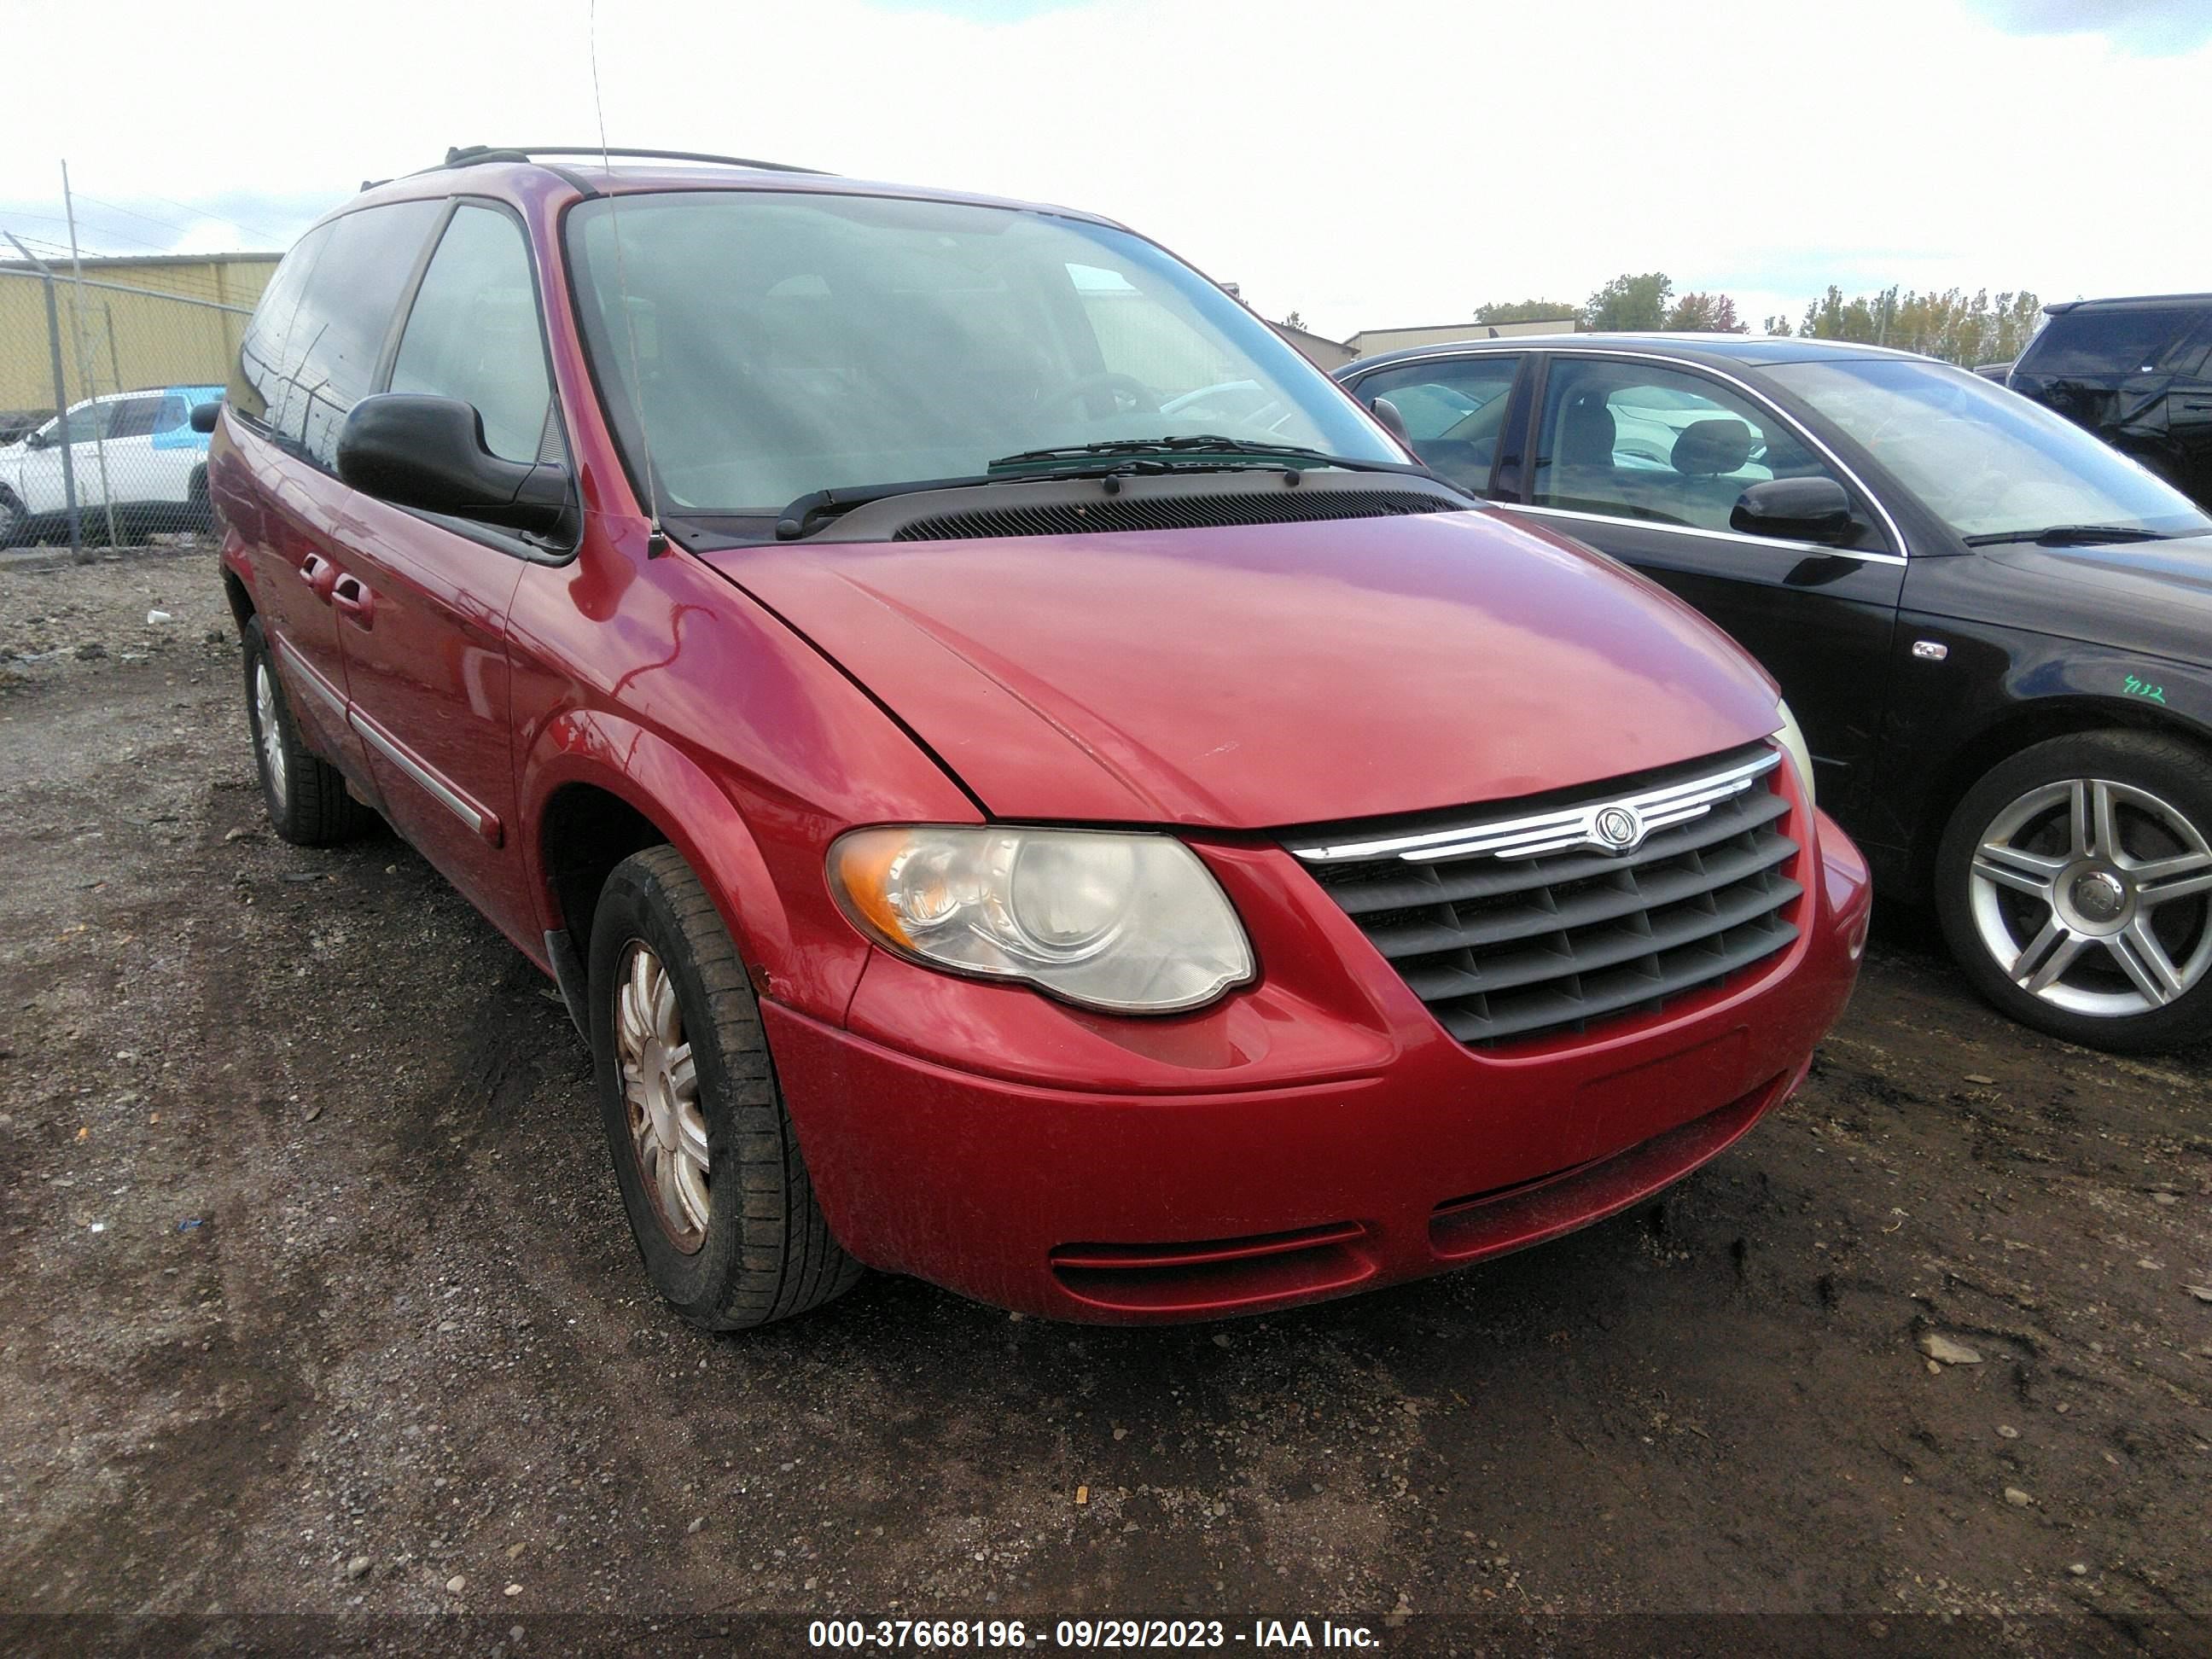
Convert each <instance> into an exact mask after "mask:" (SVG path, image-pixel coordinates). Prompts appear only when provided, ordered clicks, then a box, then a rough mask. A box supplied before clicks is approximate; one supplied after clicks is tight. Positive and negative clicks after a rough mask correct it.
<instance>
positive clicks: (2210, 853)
mask: <svg viewBox="0 0 2212 1659" xmlns="http://www.w3.org/2000/svg"><path fill="white" fill-rule="evenodd" d="M1970 879H1971V891H1970V895H1969V896H1970V903H1971V912H1972V920H1973V925H1974V929H1975V932H1976V933H1978V935H1979V937H1980V939H1981V942H1982V945H1984V948H1985V949H1986V950H1987V951H1989V953H1990V957H1991V959H1992V960H1993V961H1994V962H1995V963H1996V965H1997V967H1998V969H2000V970H2001V971H2002V973H2004V974H2005V975H2006V976H2007V977H2008V978H2009V979H2010V980H2011V981H2012V982H2013V983H2014V984H2015V985H2016V986H2018V987H2020V988H2021V989H2022V990H2023V991H2026V992H2027V993H2028V994H2030V995H2033V996H2035V997H2038V998H2040V999H2041V1000H2044V1001H2045V1002H2046V1003H2049V1004H2050V1005H2051V1006H2053V1007H2056V1008H2060V1009H2063V1010H2065V1011H2066V1012H2069V1013H2073V1014H2078V1015H2083V1016H2087V1017H2088V1018H2104V1019H2118V1018H2126V1017H2128V1016H2130V1015H2134V1014H2141V1013H2145V1012H2149V1011H2152V1010H2154V1009H2159V1008H2163V1007H2165V1006H2167V1005H2168V1004H2170V1003H2172V1002H2173V1001H2175V1000H2178V999H2179V998H2180V997H2182V996H2184V995H2185V994H2187V993H2188V992H2189V991H2190V990H2191V989H2192V988H2193V987H2195V986H2196V985H2197V983H2198V982H2199V981H2201V980H2203V977H2204V975H2205V973H2206V971H2207V970H2208V969H2212V845H2208V844H2207V842H2206V840H2205V836H2204V834H2203V831H2202V830H2200V829H2198V828H2197V825H2195V824H2193V823H2191V822H2190V820H2189V818H2188V817H2187V815H2186V814H2185V813H2183V812H2182V811H2179V809H2177V808H2175V807H2174V806H2172V805H2169V804H2168V803H2167V802H2166V801H2165V800H2163V799H2160V797H2158V796H2157V795H2154V794H2153V793H2150V792H2149V791H2148V790H2147V789H2142V788H2137V787H2135V786H2133V785H2130V784H2125V783H2119V782H2115V781H2112V780H2110V779H2106V778H2066V779H2060V780H2057V781H2054V782H2050V783H2045V784H2041V785H2039V786H2037V787H2034V788H2032V789H2030V790H2028V791H2027V792H2026V793H2023V794H2021V795H2020V796H2018V797H2017V798H2015V799H2014V800H2013V801H2011V802H2010V803H2009V804H2008V805H2006V806H2005V807H2004V808H2003V809H2002V810H2001V811H1999V812H1997V814H1996V817H1993V818H1992V819H1991V820H1990V822H1989V823H1988V824H1987V826H1986V827H1985V828H1984V829H1983V831H1982V833H1981V835H1980V836H1979V837H1978V843H1977V845H1976V847H1975V849H1974V854H1973V862H1972V866H1971V877H1970Z"/></svg>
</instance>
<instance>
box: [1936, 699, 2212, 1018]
mask: <svg viewBox="0 0 2212 1659" xmlns="http://www.w3.org/2000/svg"><path fill="white" fill-rule="evenodd" d="M2073 780H2082V781H2085V783H2087V785H2088V787H2089V788H2090V789H2091V790H2092V791H2094V789H2095V786H2096V785H2097V784H2099V783H2103V784H2106V785H2117V786H2119V787H2121V788H2122V789H2124V790H2130V791H2137V792H2141V793H2142V795H2147V796H2149V797H2152V798H2154V800H2155V801H2156V802H2157V803H2158V804H2159V805H2160V806H2161V807H2163V808H2164V809H2166V810H2167V811H2171V812H2172V813H2173V814H2175V815H2177V816H2179V817H2180V818H2181V819H2182V820H2183V821H2184V823H2183V828H2184V829H2185V830H2188V831H2193V833H2194V835H2195V836H2196V837H2197V841H2198V842H2200V843H2203V844H2207V845H2212V756H2208V755H2207V754H2206V753H2205V752H2204V751H2203V750H2201V749H2199V748H2197V747H2196V746H2195V745H2193V744H2189V743H2185V742H2183V741H2181V740H2179V739H2178V738H2168V737H2162V736H2159V735H2156V734H2154V733H2151V732H2118V731H2112V732H2081V733H2078V734H2076V735H2074V736H2071V737H2063V738H2051V739H2050V740H2049V741H2047V742H2045V743H2039V744H2034V745H2033V746H2032V747H2030V748H2027V749H2024V750H2021V751H2020V752H2019V753H2018V754H2016V755H2013V756H2011V757H2008V759H2006V760H2004V761H2002V762H2001V763H1998V764H1997V765H1996V766H1994V767H1992V768H1991V769H1990V770H1989V772H1988V773H1987V774H1986V775H1984V776H1983V778H1982V779H1981V780H1980V781H1978V783H1976V784H1975V785H1974V786H1973V787H1972V788H1971V789H1969V790H1968V791H1967V792H1966V798H1965V799H1963V800H1961V801H1960V803H1959V805H1958V808H1957V810H1956V811H1954V812H1953V813H1952V815H1951V820H1950V823H1949V824H1948V827H1947V828H1946V829H1945V830H1944V832H1943V839H1942V844H1941V846H1940V847H1939V848H1938V849H1937V851H1936V871H1935V880H1936V915H1937V918H1938V919H1939V920H1940V921H1941V922H1942V927H1943V936H1944V939H1945V941H1946V942H1947V943H1948V945H1949V946H1950V948H1951V953H1952V955H1953V956H1954V957H1956V958H1957V959H1958V962H1959V965H1960V969H1962V970H1963V971H1964V972H1965V974H1966V978H1967V980H1968V981H1970V982H1971V983H1972V985H1973V987H1974V988H1975V990H1977V991H1978V992H1979V993H1980V994H1981V995H1982V996H1983V998H1984V1000H1987V1001H1988V1002H1990V1004H1991V1005H1992V1006H1995V1007H1996V1008H1997V1009H1999V1010H2000V1011H2002V1012H2004V1013H2007V1014H2009V1015H2011V1016H2012V1017H2013V1018H2015V1019H2017V1020H2019V1021H2020V1022H2021V1024H2024V1025H2031V1026H2033V1027H2034V1028H2035V1029H2036V1030H2040V1031H2047V1032H2049V1033H2050V1034H2051V1036H2057V1037H2063V1038H2064V1039H2065V1040H2066V1041H2067V1042H2078V1043H2081V1044H2082V1045H2083V1046H2085V1047H2087V1048H2105V1049H2109V1050H2112V1051H2113V1052H2115V1053H2120V1054H2146V1053H2153V1052H2156V1051H2159V1050H2161V1049H2169V1048H2182V1047H2185V1046H2186V1045H2188V1044H2191V1043H2194V1042H2202V1041H2203V1040H2204V1039H2205V1038H2206V1037H2207V1036H2212V968H2207V967H2206V966H2205V965H2204V964H2205V963H2206V962H2207V960H2208V953H2212V937H2208V936H2212V892H2208V891H2203V890H2199V891H2196V892H2192V893H2186V894H2185V895H2183V896H2172V897H2169V898H2167V899H2166V900H2165V901H2164V902H2160V903H2159V904H2158V905H2156V906H2155V908H2151V907H2147V906H2145V905H2143V903H2142V900H2143V897H2144V891H2143V890H2142V885H2141V884H2139V882H2138V881H2137V880H2136V878H2133V877H2132V876H2130V874H2129V873H2128V872H2127V871H2126V870H2124V869H2123V870H2120V871H2119V872H2118V880H2117V883H2116V884H2117V886H2118V888H2119V889H2120V890H2122V893H2123V896H2122V897H2121V898H2119V899H2118V900H2117V901H2115V900H2113V899H2112V897H2111V893H2112V887H2111V886H2107V887H2106V889H2105V890H2104V892H2103V893H2086V890H2084V889H2083V888H2082V887H2081V886H2080V885H2079V883H2080V881H2081V876H2079V875H2069V876H2067V877H2065V878H2063V879H2062V880H2059V881H2057V882H2056V883H2054V884H2053V885H2054V888H2056V889H2058V890H2063V891H2064V893H2065V894H2066V895H2067V896H2068V899H2069V904H2070V902H2071V901H2072V900H2073V899H2074V898H2075V897H2077V896H2085V893H2086V896H2087V898H2089V899H2091V900H2093V901H2094V906H2095V908H2099V909H2102V908H2104V907H2105V906H2106V905H2107V904H2111V903H2115V902H2117V903H2118V905H2119V906H2120V912H2119V915H2118V918H2106V917H2102V916H2099V917H2095V918H2092V919H2091V921H2089V922H2087V923H2085V922H2084V921H2083V920H2082V917H2083V915H2085V914H2086V913H2085V912H2083V911H2082V910H2081V909H2079V908H2075V909H2073V910H2072V911H2071V913H2070V914H2068V915H2062V914H2061V912H2060V910H2059V909H2058V908H2056V907H2055V906H2054V905H2053V904H2052V903H2051V902H2047V901H2045V900H2044V899H2040V898H2038V897H2035V896H2030V895H2027V894H2025V893H2016V892H2015V891H2013V890H2010V889H2009V888H2008V887H2004V886H2002V885H1990V884H1983V883H1978V881H1977V879H1976V878H1975V877H1974V875H1973V869H1974V864H1975V860H1976V856H1977V851H1978V848H1981V847H1982V845H1983V843H1984V840H1985V839H1990V838H1991V832H1992V831H1993V830H1996V829H1997V827H1998V825H1999V823H2001V822H2002V817H2003V815H2006V814H2007V813H2008V810H2009V809H2011V808H2012V807H2013V806H2014V804H2015V803H2017V802H2021V801H2023V800H2025V799H2027V798H2028V797H2029V796H2030V795H2031V794H2033V793H2034V792H2036V791H2038V790H2039V789H2043V788H2046V787H2057V786H2061V785H2063V784H2065V783H2067V782H2069V781H2073ZM2069 810H2070V809H2069V808H2066V807H2062V806H2059V805H2051V806H2050V807H2048V808H2046V809H2045V816H2044V817H2041V818H2036V817H2030V818H2029V819H2027V821H2026V823H2025V824H2024V825H2023V826H2021V828H2019V829H2015V830H2012V831H2009V832H2007V833H2006V834H2005V835H2003V836H1997V837H1996V839H1998V840H2000V841H2002V842H2003V843H2004V844H2005V845H2007V846H2009V847H2013V848H2019V849H2021V850H2023V851H2026V850H2030V849H2031V848H2033V850H2039V851H2041V852H2044V853H2045V854H2046V855H2047V856H2048V857H2049V859H2050V860H2051V861H2053V862H2054V863H2056V862H2059V861H2063V860H2073V859H2075V856H2076V853H2077V852H2078V848H2075V847H2072V846H2069V843H2070V842H2072V841H2073V839H2074V837H2073V836H2072V833H2071V830H2070V824H2069V823H2062V822H2061V821H2060V819H2061V816H2062V815H2063V813H2064V812H2065V811H2069ZM2093 816H2094V814H2093V809H2092V812H2091V817H2093ZM2115 817H2116V822H2117V823H2118V826H2119V829H2118V836H2119V840H2120V842H2121V851H2122V852H2123V853H2124V854H2126V855H2128V857H2130V859H2131V860H2135V861H2136V862H2141V861H2142V860H2143V859H2145V858H2146V857H2177V858H2178V857H2183V856H2191V855H2194V854H2195V851H2196V849H2195V848H2192V847H2191V845H2190V844H2189V842H2187V840H2186V839H2185V838H2184V837H2183V836H2177V835H2176V834H2175V833H2174V831H2173V829H2172V827H2171V826H2165V827H2161V824H2160V817H2159V815H2158V814H2157V813H2156V812H2154V811H2149V810H2148V809H2146V808H2144V807H2143V806H2142V805H2140V804H2139V799H2138V801H2137V802H2130V800H2128V799H2125V798H2121V799H2119V802H2118V806H2117V808H2116V809H2115ZM2038 823H2041V824H2042V825H2043V827H2042V828H2041V829H2037V828H2035V827H2034V826H2035V825H2036V824H2038ZM2035 836H2040V837H2042V838H2043V839H2042V840H2041V841H2039V842H2036V841H2034V840H2033V837H2035ZM2021 837H2027V838H2028V839H2022V838H2021ZM2131 838H2132V839H2131ZM2088 839H2089V841H2090V842H2092V843H2095V842H2097V841H2098V837H2097V836H2096V835H2095V834H2094V833H2092V834H2091V835H2090V836H2089V838H2088ZM2100 864H2101V849H2100V848H2097V847H2096V846H2095V845H2094V844H2093V845H2092V847H2091V850H2090V856H2089V859H2088V860H2087V861H2079V862H2073V863H2069V865H2068V866H2067V867H2068V868H2069V870H2071V871H2075V872H2087V876H2088V878H2090V879H2092V880H2094V879H2096V871H2097V869H2098V868H2099V867H2100ZM2036 879H2041V877H2036ZM1978 888H1981V889H1982V890H1984V893H1985V895H1986V896H1984V898H1982V899H1981V900H1980V901H1979V904H1980V906H1981V908H1979V909H1978V908H1977V906H1978V900H1977V890H1978ZM1991 906H1995V907H1996V910H1997V913H1998V914H1999V915H2000V916H2001V917H2002V919H2003V920H2004V921H2005V933H2004V934H2003V935H2002V936H2001V937H2004V938H2008V939H2010V940H2011V941H2012V942H2014V943H2016V944H2020V945H2021V949H2022V957H2025V958H2026V959H2027V960H2029V961H2033V960H2036V958H2033V957H2028V956H2027V952H2028V951H2031V950H2032V949H2033V941H2034V940H2035V939H2038V938H2039V937H2041V932H2040V928H2041V926H2042V925H2045V924H2048V923H2050V922H2051V921H2057V922H2058V923H2060V924H2062V925H2063V926H2064V927H2066V928H2067V929H2068V930H2069V932H2068V933H2067V934H2066V935H2065V936H2064V937H2063V938H2062V939H2061V942H2062V943H2065V942H2069V941H2070V939H2072V937H2073V936H2074V932H2075V930H2081V931H2087V928H2088V927H2091V926H2094V927H2104V928H2110V927H2119V926H2121V924H2122V923H2124V922H2125V921H2128V920H2129V919H2130V918H2136V917H2140V918H2142V926H2144V927H2151V926H2152V924H2155V926H2154V937H2155V941H2156V943H2157V944H2158V945H2159V947H2160V953H2161V954H2162V956H2163V957H2164V959H2165V965H2166V966H2167V967H2170V968H2174V969H2179V970H2181V972H2180V982H2181V983H2183V985H2184V986H2185V988H2184V989H2182V990H2181V991H2180V992H2179V994H2172V995H2170V1000H2164V1001H2162V1002H2157V1003H2154V1002H2153V1000H2152V999H2151V997H2150V996H2149V995H2148V993H2146V992H2145V991H2144V990H2142V986H2141V982H2140V981H2137V980H2135V979H2133V978H2132V977H2131V976H2130V973H2129V971H2128V970H2127V964H2126V963H2125V962H2124V960H2123V957H2132V959H2133V960H2134V962H2135V963H2136V964H2137V967H2138V968H2139V969H2140V968H2142V967H2143V965H2144V964H2145V963H2147V961H2148V958H2147V957H2145V956H2144V954H2143V953H2142V949H2141V947H2140V946H2138V945H2135V944H2134V943H2133V942H2132V941H2131V939H2130V938H2127V937H2122V938H2120V939H2118V941H2117V943H2112V944H2108V943H2107V942H2106V940H2105V939H2103V938H2101V937H2100V938H2095V939H2088V940H2087V942H2086V943H2084V944H2083V945H2082V946H2081V954H2080V955H2079V956H2078V957H2075V959H2074V961H2073V963H2072V964H2071V965H2070V966H2069V967H2067V968H2066V969H2064V970H2063V972H2062V973H2061V974H2060V975H2058V985H2057V987H2056V988H2057V990H2058V991H2060V992H2062V993H2068V994H2072V995H2073V996H2074V997H2075V1000H2077V1001H2079V1000H2082V998H2083V997H2084V996H2087V997H2091V998H2094V999H2096V1000H2103V1001H2107V1002H2112V1001H2115V1000H2128V999H2130V998H2132V999H2134V1000H2139V1001H2140V1002H2141V1003H2142V1004H2143V1005H2144V1006H2142V1007H2141V1008H2140V1010H2139V1011H2136V1012H2125V1011H2106V1012H2092V1011H2085V1010H2084V1009H2082V1008H2081V1007H2078V1006H2077V1007H2062V1006H2058V1005H2057V1004H2056V1003H2054V1002H2053V1001H2051V1000H2049V997H2048V995H2047V994H2038V993H2035V992H2031V991H2029V990H2028V989H2027V988H2026V986H2025V985H2024V984H2023V983H2021V982H2019V981H2015V978H2014V977H2013V975H2012V974H2011V973H2010V972H2009V971H2008V967H2007V965H2006V964H2004V963H2001V962H2000V961H1999V960H1998V957H1997V954H1996V951H1997V946H1996V945H1994V944H1992V942H1991V940H1990V936H1989V933H1988V931H1987V926H1988V917H1989V915H1990V907H1991ZM2016 960H2018V958H2016ZM2192 965H2194V968H2195V973H2194V976H2193V978H2192V977H2191V968H2192ZM2025 977H2027V978H2030V979H2032V978H2033V973H2030V974H2028V975H2025ZM2152 977H2153V978H2154V980H2156V979H2157V978H2158V975H2156V974H2155V973H2154V974H2153V975H2152Z"/></svg>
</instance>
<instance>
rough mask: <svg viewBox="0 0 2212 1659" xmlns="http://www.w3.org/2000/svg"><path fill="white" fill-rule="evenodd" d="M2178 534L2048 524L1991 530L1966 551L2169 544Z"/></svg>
mask: <svg viewBox="0 0 2212 1659" xmlns="http://www.w3.org/2000/svg"><path fill="white" fill-rule="evenodd" d="M2178 533H2179V532H2175V531H2170V530H2146V529H2144V528H2143V526H2141V525H2134V524H2047V525H2045V526H2043V527H2042V528H2041V529H2040V530H1993V531H1991V532H1989V533H1988V534H1987V535H1984V536H1969V537H1967V538H1966V545H1967V546H1969V547H1995V546H1996V545H1997V544H1999V543H2001V542H2033V543H2034V544H2036V545H2037V546H2038V547H2093V546H2095V545H2096V544H2099V543H2100V542H2165V541H2172V539H2173V538H2174V537H2175V536H2176V535H2177V534H2178Z"/></svg>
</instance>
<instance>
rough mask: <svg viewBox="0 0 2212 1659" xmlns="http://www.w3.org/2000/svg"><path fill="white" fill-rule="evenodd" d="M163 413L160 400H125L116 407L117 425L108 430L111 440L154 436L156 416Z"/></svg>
mask: <svg viewBox="0 0 2212 1659" xmlns="http://www.w3.org/2000/svg"><path fill="white" fill-rule="evenodd" d="M160 413H161V399H160V398H124V399H122V401H120V402H119V403H118V404H116V405H115V424H114V425H113V426H112V427H111V428H108V433H107V435H108V436H109V437H111V438H144V437H149V436H150V435H152V434H153V430H154V419H155V416H157V415H159V414H160Z"/></svg>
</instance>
